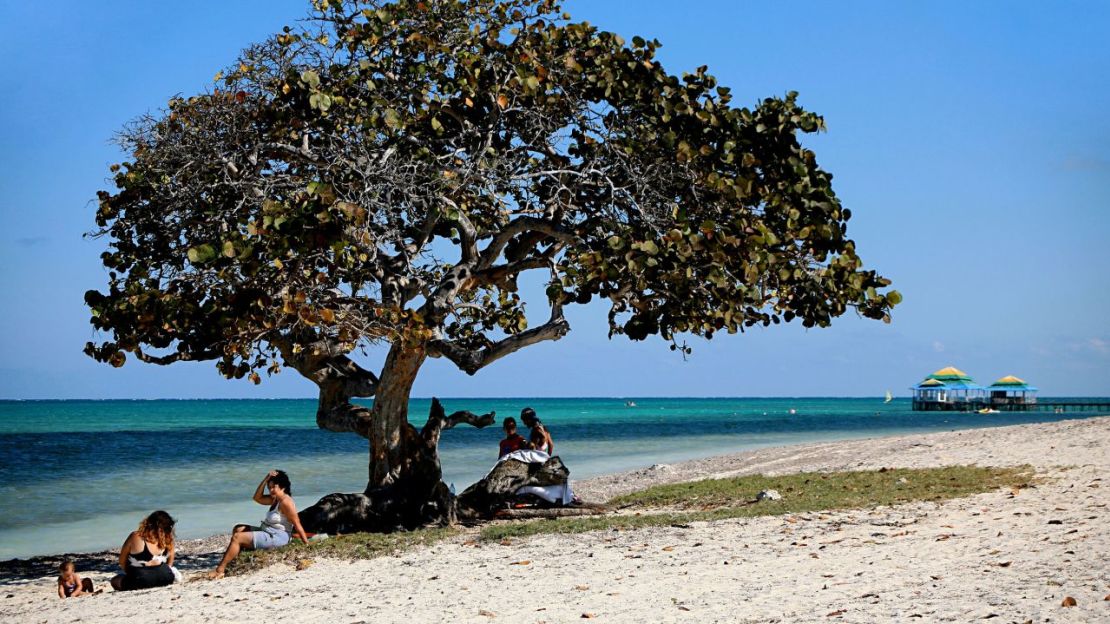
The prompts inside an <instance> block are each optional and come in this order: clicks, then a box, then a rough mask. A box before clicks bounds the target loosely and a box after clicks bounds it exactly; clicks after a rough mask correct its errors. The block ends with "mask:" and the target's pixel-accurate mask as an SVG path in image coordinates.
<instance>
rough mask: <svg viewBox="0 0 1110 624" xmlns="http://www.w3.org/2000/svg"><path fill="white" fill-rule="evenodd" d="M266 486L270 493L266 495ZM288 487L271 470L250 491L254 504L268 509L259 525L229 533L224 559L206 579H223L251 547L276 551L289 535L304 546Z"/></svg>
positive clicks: (304, 537)
mask: <svg viewBox="0 0 1110 624" xmlns="http://www.w3.org/2000/svg"><path fill="white" fill-rule="evenodd" d="M267 486H268V487H269V489H270V493H269V494H266V493H265V489H266V488H267ZM292 493H293V492H292V487H291V485H290V483H289V475H287V474H285V472H283V471H281V470H271V471H270V473H269V474H267V475H266V477H265V478H263V479H262V482H261V483H259V484H258V488H256V489H255V491H254V502H256V503H258V504H260V505H269V506H270V510H269V511H267V512H266V517H265V518H264V519H263V520H262V526H257V527H253V526H249V525H246V524H237V525H235V528H233V529H232V530H231V542H230V543H228V545H227V550H226V551H225V552H224V558H223V560H222V561H220V565H218V566H216V569H215V570H213V571H212V572H211V573H210V574H209V575H208V577H209V578H213V579H218V578H223V576H224V571H225V570H226V569H227V564H229V563H231V560H232V559H234V558H236V557H238V556H239V551H240V550H243V549H246V550H253V549H255V548H279V547H281V546H285V545H286V544H288V543H289V541H290V539H291V538H292V537H293V536H296V537H299V538H300V539H301V541H303V542H304V543H306V544H307V543H308V535H306V534H305V532H304V527H302V526H301V519H300V517H299V516H298V515H297V505H296V504H295V503H294V502H293V496H292Z"/></svg>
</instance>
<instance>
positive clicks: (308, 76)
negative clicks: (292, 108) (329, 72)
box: [301, 69, 320, 89]
mask: <svg viewBox="0 0 1110 624" xmlns="http://www.w3.org/2000/svg"><path fill="white" fill-rule="evenodd" d="M301 81H302V82H304V83H305V84H307V85H308V86H310V87H312V88H313V89H315V88H316V87H319V86H320V75H319V74H317V73H316V72H314V71H312V70H311V69H306V70H304V71H303V72H301Z"/></svg>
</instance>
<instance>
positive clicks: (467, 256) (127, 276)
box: [86, 0, 900, 526]
mask: <svg viewBox="0 0 1110 624" xmlns="http://www.w3.org/2000/svg"><path fill="white" fill-rule="evenodd" d="M659 45H660V44H659V43H658V42H657V41H653V40H652V41H649V40H645V39H642V38H640V37H633V38H632V39H631V40H630V41H626V40H625V39H623V38H621V37H620V36H618V35H616V34H614V33H610V32H604V31H601V30H599V29H597V28H595V27H594V26H591V25H590V24H588V23H584V22H572V21H570V17H569V16H567V15H565V14H563V13H562V10H561V8H560V6H559V4H558V2H557V1H556V0H395V1H393V2H384V1H375V0H370V1H353V0H315V1H314V2H313V3H312V12H311V14H310V17H309V18H308V19H306V20H304V21H303V22H302V23H301V24H300V25H299V26H298V27H296V28H286V29H284V32H282V33H281V34H278V35H276V36H274V37H272V38H270V39H268V40H266V41H264V42H262V43H259V44H257V45H254V46H252V47H250V48H249V49H247V50H245V51H244V52H243V53H242V55H241V58H240V59H239V60H238V61H237V62H236V63H234V64H233V65H232V66H230V67H229V68H228V69H226V70H225V71H223V72H221V73H220V74H218V75H217V80H216V86H215V87H214V88H212V89H211V90H210V91H208V92H205V93H202V94H199V95H194V96H189V97H175V98H173V99H172V100H170V102H169V105H168V107H167V108H166V109H165V110H162V111H159V112H156V113H153V114H148V115H146V116H143V117H141V118H139V119H137V120H136V121H134V122H133V123H132V124H130V125H129V126H127V127H126V128H125V129H124V130H123V131H122V133H121V134H120V137H119V139H120V142H121V144H122V146H123V148H124V149H125V150H126V152H127V153H128V154H129V158H128V160H127V161H126V162H123V163H121V164H120V165H116V166H113V167H112V171H113V172H114V183H115V186H116V188H115V190H113V191H110V192H109V191H102V192H100V193H99V209H98V212H97V216H96V221H97V225H98V227H99V229H98V230H97V231H96V234H98V235H101V236H103V237H104V238H105V239H106V241H107V250H106V251H105V252H104V254H103V256H102V259H103V263H104V265H105V267H106V268H107V269H108V270H109V274H108V275H109V280H108V285H107V289H106V290H105V291H96V290H93V291H89V292H88V293H87V294H86V302H87V303H88V305H89V307H90V308H91V310H92V323H93V325H94V326H95V327H96V328H97V329H99V330H101V331H102V332H103V333H104V334H105V339H104V340H103V341H101V342H98V343H89V344H88V345H87V346H86V352H87V353H88V354H89V355H91V356H92V357H94V358H96V359H97V360H100V361H104V362H108V363H111V364H112V365H114V366H120V365H122V364H123V363H124V361H125V359H126V358H127V357H129V356H130V357H134V358H136V359H138V360H140V361H143V362H150V363H154V364H170V363H173V362H177V361H197V360H213V361H215V362H216V366H217V368H218V369H219V371H220V372H221V373H222V374H223V375H225V376H227V377H229V378H243V377H247V378H249V379H251V380H252V381H254V382H255V383H259V382H260V381H261V379H262V375H263V374H273V373H277V372H278V371H280V370H282V369H283V368H292V369H294V370H296V371H297V372H298V373H300V374H301V375H304V376H305V377H307V378H308V379H310V380H311V381H313V382H314V383H315V384H316V385H318V386H319V389H320V398H319V409H318V412H317V423H318V424H319V426H320V427H323V428H325V429H329V430H333V431H346V432H355V433H357V434H359V435H361V436H363V437H366V438H367V439H368V440H369V442H370V470H369V473H370V474H369V484H368V487H367V491H366V493H365V497H364V500H363V501H362V503H361V504H367V501H371V502H373V503H374V504H376V505H385V506H384V507H379V508H377V509H378V511H379V512H380V513H379V514H378V518H379V520H380V524H382V525H383V526H384V525H389V524H390V523H391V522H392V523H393V524H398V523H399V524H408V525H411V524H416V523H419V522H424V521H428V520H435V519H442V518H443V517H446V515H448V514H449V512H450V507H451V505H452V500H451V498H450V497H449V495H447V494H446V493H445V488H444V487H443V484H442V482H441V479H440V472H439V461H438V455H437V452H436V445H437V443H438V439H439V435H440V432H441V431H442V430H443V429H444V428H449V427H451V426H453V425H455V424H457V423H461V422H467V423H470V424H474V425H478V426H481V425H484V424H488V422H489V421H490V420H492V419H491V418H490V417H489V416H488V415H487V416H486V417H477V416H475V415H473V414H469V413H462V412H457V413H455V414H452V415H450V416H447V415H445V414H444V413H443V412H442V410H439V412H438V414H437V413H433V416H432V417H431V418H429V420H428V422H427V424H426V425H425V426H423V427H422V428H421V429H420V430H417V429H416V427H414V426H413V425H412V424H410V423H409V420H408V410H407V408H408V400H409V393H410V390H411V388H412V384H413V380H414V379H415V378H416V375H417V373H418V371H419V370H420V367H421V365H422V364H423V363H424V362H425V360H426V359H427V358H429V357H432V358H446V359H447V360H450V361H451V362H453V363H454V364H456V365H457V366H458V367H459V368H460V369H461V370H463V371H465V372H467V373H468V374H475V373H477V372H478V371H479V370H481V369H482V368H484V367H486V366H488V365H489V364H491V363H492V362H495V361H497V360H499V359H501V358H503V357H505V356H507V355H510V354H512V353H513V352H515V351H517V350H519V349H522V348H525V347H528V346H530V345H534V344H537V343H539V342H542V341H550V340H557V339H559V338H560V337H561V336H563V335H564V334H566V332H567V331H569V329H570V327H569V325H568V323H567V321H566V319H565V318H564V316H563V308H564V307H565V306H567V305H570V304H586V303H589V302H590V301H592V300H593V299H595V298H596V299H598V300H600V301H602V302H603V305H605V306H607V307H608V319H609V334H610V336H613V335H624V336H627V337H628V338H630V339H633V340H643V339H646V338H648V337H650V336H659V337H661V338H662V339H663V340H664V341H666V342H669V343H670V348H671V349H683V350H685V349H686V347H685V346H684V344H680V343H679V342H678V338H679V337H681V336H682V335H695V336H702V337H705V338H711V337H713V336H714V335H716V334H718V333H720V332H728V333H735V332H737V331H743V330H744V329H745V328H746V327H751V326H753V325H763V326H766V325H771V324H778V323H780V322H790V321H792V320H795V319H796V320H797V321H799V322H800V323H802V324H803V325H805V326H806V327H824V326H827V325H829V323H830V322H831V321H832V319H833V318H834V317H837V316H840V315H841V314H844V313H845V312H846V311H848V310H849V309H853V310H855V311H856V312H858V313H859V314H861V315H863V316H865V317H868V318H874V319H882V320H889V312H890V309H891V307H892V306H894V305H895V304H897V303H898V301H899V299H900V296H899V295H898V293H897V292H896V291H891V290H885V291H883V292H880V291H881V290H882V289H884V287H886V286H888V285H889V281H888V280H887V279H884V278H883V277H881V276H879V275H878V274H876V273H875V272H874V271H871V270H864V269H863V268H862V264H861V261H860V258H859V257H858V256H857V255H856V249H855V244H854V243H853V241H852V240H851V239H849V238H848V237H847V228H846V226H847V222H848V220H849V218H850V216H851V215H850V212H849V210H848V209H847V208H844V207H843V206H842V205H841V202H840V201H839V199H838V198H837V196H836V194H835V193H834V192H833V189H832V186H831V182H832V176H831V175H830V174H829V173H828V172H826V171H824V170H822V169H821V168H820V167H819V166H818V164H817V160H816V157H815V155H814V153H813V152H812V151H811V150H809V149H807V148H806V147H804V146H803V145H802V144H801V143H800V141H799V137H800V135H802V134H806V133H814V132H818V131H820V130H822V129H823V128H824V122H823V119H822V118H821V117H820V116H818V115H816V114H814V113H812V112H809V111H807V110H804V109H803V108H802V107H801V106H800V105H799V104H798V101H797V96H796V94H795V93H789V94H787V95H786V96H785V97H781V98H779V97H772V98H767V99H765V100H763V101H761V102H759V103H758V104H757V105H755V106H751V107H744V106H738V105H735V104H733V98H732V95H731V93H730V91H729V89H728V88H726V87H724V86H719V85H718V84H717V81H716V79H715V78H714V77H713V76H711V75H710V74H709V73H708V72H707V70H706V68H705V67H699V68H697V69H695V70H694V71H692V72H690V73H686V74H683V75H681V76H676V75H673V74H671V73H668V71H667V70H666V69H664V67H663V66H662V65H661V64H660V62H659V61H657V60H656V51H657V49H658V47H659ZM533 271H536V272H542V273H541V274H542V275H543V276H544V277H545V278H546V279H547V280H548V282H547V283H548V286H547V289H546V300H545V301H542V302H533V305H537V304H538V305H543V306H544V307H545V312H546V311H547V310H549V313H546V314H545V315H544V316H545V317H546V318H545V319H544V320H543V321H542V322H539V323H538V324H530V320H529V319H528V318H527V317H526V316H525V302H524V301H523V300H522V298H521V296H520V293H519V291H518V287H517V285H518V278H519V277H520V276H521V275H522V274H524V273H526V272H533ZM375 345H382V346H384V347H385V348H386V349H385V350H387V355H386V356H385V361H384V364H383V365H382V366H381V368H380V370H378V371H377V372H374V371H371V370H368V368H366V367H364V365H363V364H360V363H359V362H357V361H356V359H355V357H353V356H354V355H355V354H357V353H358V352H359V351H360V350H361V349H365V348H366V347H368V346H375ZM360 397H361V398H369V397H373V401H372V403H370V404H369V406H363V405H361V404H355V403H354V402H352V400H353V399H356V398H360ZM383 501H384V502H383ZM433 503H434V504H433ZM383 518H384V519H383Z"/></svg>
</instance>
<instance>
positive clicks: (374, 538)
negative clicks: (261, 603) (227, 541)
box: [227, 527, 459, 575]
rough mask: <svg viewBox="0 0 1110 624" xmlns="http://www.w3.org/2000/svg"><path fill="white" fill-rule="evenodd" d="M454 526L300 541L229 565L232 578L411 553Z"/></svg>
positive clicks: (248, 555)
mask: <svg viewBox="0 0 1110 624" xmlns="http://www.w3.org/2000/svg"><path fill="white" fill-rule="evenodd" d="M458 532H459V530H458V529H455V528H451V527H447V528H444V527H434V528H428V529H419V530H416V531H398V532H396V533H354V534H351V535H340V536H337V537H332V538H329V539H326V540H322V541H318V542H309V543H308V544H302V543H301V542H299V541H296V542H293V543H292V544H290V545H289V546H286V547H284V548H279V549H276V550H252V551H247V552H243V553H242V554H240V555H239V557H238V558H237V559H236V560H235V561H233V562H232V563H231V565H230V566H228V569H227V573H228V574H229V575H236V574H243V573H246V572H252V571H254V570H260V569H262V568H265V567H267V566H271V565H273V564H275V563H283V562H284V563H291V564H294V565H296V566H298V567H301V566H307V565H311V563H312V560H314V559H316V558H321V557H323V558H330V559H374V558H375V557H385V556H389V555H393V554H396V553H399V552H404V551H407V550H411V549H412V548H414V547H416V546H430V545H432V544H435V543H437V542H441V541H443V540H445V539H447V538H449V537H452V536H454V535H456V534H458Z"/></svg>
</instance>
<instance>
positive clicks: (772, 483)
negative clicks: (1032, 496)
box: [228, 466, 1033, 574]
mask: <svg viewBox="0 0 1110 624" xmlns="http://www.w3.org/2000/svg"><path fill="white" fill-rule="evenodd" d="M1032 481H1033V472H1032V469H1031V468H1030V467H1028V466H1020V467H1014V468H983V467H979V466H947V467H944V468H919V469H909V468H898V469H890V470H887V469H882V470H873V471H865V472H828V473H822V472H802V473H798V474H790V475H783V476H780V477H766V476H763V475H752V476H746V477H735V478H731V479H706V480H703V481H693V482H689V483H676V484H672V485H659V486H655V487H651V488H648V489H646V490H642V491H639V492H633V493H631V494H626V495H624V496H618V497H616V498H614V499H613V500H611V501H609V505H610V506H611V507H613V508H619V509H622V510H624V511H626V512H627V511H629V510H632V511H634V512H635V513H633V514H627V515H604V516H588V517H573V518H556V519H551V520H531V521H518V522H500V523H496V524H491V525H489V526H486V527H483V528H482V530H481V539H483V540H486V541H497V540H502V539H505V538H510V537H526V536H529V535H541V534H552V533H583V532H586V531H602V530H613V529H618V530H629V529H638V528H644V527H653V526H669V525H672V524H687V523H690V522H698V521H708V520H724V519H729V518H750V517H755V516H774V515H783V514H791V513H806V512H819V511H832V510H837V509H868V508H871V507H877V506H880V505H896V504H899V503H908V502H913V501H943V500H948V499H952V498H959V497H961V496H970V495H972V494H979V493H982V492H989V491H991V490H996V489H998V488H1003V487H1011V488H1013V487H1027V486H1028V485H1029V484H1030V483H1031V482H1032ZM760 490H777V491H778V492H779V493H780V494H782V499H781V500H777V501H771V500H767V501H762V502H759V503H758V504H757V503H755V502H754V501H755V497H756V494H758V493H759V492H760ZM460 533H461V531H460V530H459V529H456V528H439V527H437V528H429V529H421V530H417V531H408V532H405V531H402V532H397V533H388V534H381V533H358V534H353V535H343V536H339V537H333V538H331V539H327V540H324V541H320V542H312V543H310V544H307V545H305V544H301V543H299V542H297V543H295V544H292V545H290V546H287V547H285V548H281V549H278V550H271V551H251V552H246V553H243V554H242V555H240V557H239V558H238V559H237V560H236V561H235V562H233V563H232V564H231V566H230V567H229V568H228V572H229V574H242V573H244V572H249V571H252V570H257V569H260V568H263V567H266V566H269V565H272V564H275V563H281V562H287V563H292V564H294V565H306V564H305V563H303V562H305V561H307V562H308V564H309V565H310V564H311V560H313V559H316V558H322V557H327V558H333V559H372V558H374V557H382V556H388V555H392V554H396V553H398V552H404V551H406V550H409V549H412V548H414V547H416V546H426V545H431V544H435V543H437V542H440V541H443V540H445V539H449V538H451V537H454V536H456V535H459V534H460Z"/></svg>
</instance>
